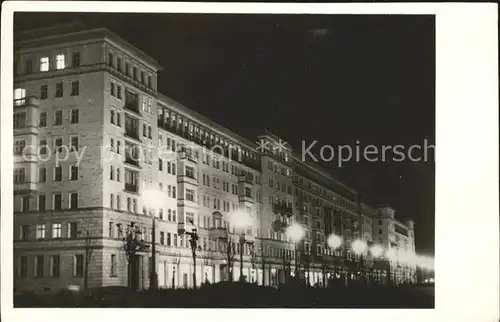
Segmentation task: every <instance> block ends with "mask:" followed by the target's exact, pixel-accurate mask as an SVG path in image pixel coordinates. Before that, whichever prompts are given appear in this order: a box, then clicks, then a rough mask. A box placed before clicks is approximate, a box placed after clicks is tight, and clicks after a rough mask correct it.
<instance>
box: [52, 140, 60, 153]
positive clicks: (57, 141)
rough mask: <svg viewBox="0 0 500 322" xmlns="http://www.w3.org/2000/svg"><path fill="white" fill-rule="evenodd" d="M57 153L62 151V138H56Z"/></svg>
mask: <svg viewBox="0 0 500 322" xmlns="http://www.w3.org/2000/svg"><path fill="white" fill-rule="evenodd" d="M54 147H55V150H56V153H61V152H62V139H61V138H59V139H56V141H55V144H54Z"/></svg>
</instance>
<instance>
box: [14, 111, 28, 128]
mask: <svg viewBox="0 0 500 322" xmlns="http://www.w3.org/2000/svg"><path fill="white" fill-rule="evenodd" d="M24 127H26V112H20V113H14V128H15V129H21V128H24Z"/></svg>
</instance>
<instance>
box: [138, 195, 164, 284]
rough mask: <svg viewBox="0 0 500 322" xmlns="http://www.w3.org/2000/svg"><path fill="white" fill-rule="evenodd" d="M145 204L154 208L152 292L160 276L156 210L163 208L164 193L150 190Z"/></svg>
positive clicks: (152, 216) (144, 197)
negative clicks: (158, 269) (157, 267)
mask: <svg viewBox="0 0 500 322" xmlns="http://www.w3.org/2000/svg"><path fill="white" fill-rule="evenodd" d="M142 197H143V200H144V203H145V204H146V205H147V207H152V208H153V210H152V211H149V213H150V214H151V226H152V229H151V235H152V237H151V274H150V275H149V289H150V290H151V291H154V290H157V289H158V274H157V273H156V214H155V210H156V209H157V208H160V207H161V201H162V200H163V197H164V195H163V193H162V192H161V191H159V190H155V189H149V190H146V191H144V193H143V195H142Z"/></svg>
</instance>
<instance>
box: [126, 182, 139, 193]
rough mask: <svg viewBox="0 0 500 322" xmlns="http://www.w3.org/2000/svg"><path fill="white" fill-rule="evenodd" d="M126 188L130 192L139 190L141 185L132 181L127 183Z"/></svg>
mask: <svg viewBox="0 0 500 322" xmlns="http://www.w3.org/2000/svg"><path fill="white" fill-rule="evenodd" d="M125 190H126V191H130V192H138V191H139V186H137V185H135V184H132V183H125Z"/></svg>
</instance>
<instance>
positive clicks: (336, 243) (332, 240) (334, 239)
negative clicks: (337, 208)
mask: <svg viewBox="0 0 500 322" xmlns="http://www.w3.org/2000/svg"><path fill="white" fill-rule="evenodd" d="M327 243H328V246H329V247H330V248H331V249H332V250H333V251H334V252H335V251H336V250H337V249H338V248H339V247H340V246H342V237H340V236H338V235H335V234H333V233H332V234H331V235H330V236H328V240H327ZM334 264H335V262H334ZM333 267H334V268H333V274H334V276H335V277H337V276H336V274H337V270H336V269H335V265H334V266H333Z"/></svg>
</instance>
